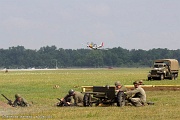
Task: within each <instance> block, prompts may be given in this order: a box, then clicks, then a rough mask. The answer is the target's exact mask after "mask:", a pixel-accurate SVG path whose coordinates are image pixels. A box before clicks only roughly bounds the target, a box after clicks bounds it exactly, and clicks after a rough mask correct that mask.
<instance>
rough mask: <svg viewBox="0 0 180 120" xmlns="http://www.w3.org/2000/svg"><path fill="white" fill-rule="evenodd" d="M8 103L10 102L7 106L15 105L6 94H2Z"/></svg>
mask: <svg viewBox="0 0 180 120" xmlns="http://www.w3.org/2000/svg"><path fill="white" fill-rule="evenodd" d="M1 95H2V96H3V97H4V98H5V99H6V100H7V101H8V103H7V104H9V105H13V102H12V100H10V99H8V98H7V97H6V96H5V95H4V94H1Z"/></svg>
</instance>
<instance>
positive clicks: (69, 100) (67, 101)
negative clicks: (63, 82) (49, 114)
mask: <svg viewBox="0 0 180 120" xmlns="http://www.w3.org/2000/svg"><path fill="white" fill-rule="evenodd" d="M83 98H84V95H83V94H82V93H81V92H78V91H74V90H73V89H70V90H69V92H68V94H67V95H66V96H65V97H64V98H61V99H58V100H60V102H59V103H57V106H83Z"/></svg>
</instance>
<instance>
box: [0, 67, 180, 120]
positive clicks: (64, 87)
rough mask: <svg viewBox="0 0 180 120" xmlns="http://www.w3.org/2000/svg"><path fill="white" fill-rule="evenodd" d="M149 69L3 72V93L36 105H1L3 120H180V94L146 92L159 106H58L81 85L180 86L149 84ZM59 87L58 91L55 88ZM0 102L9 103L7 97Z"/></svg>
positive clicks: (0, 77) (0, 74) (176, 82)
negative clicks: (135, 82)
mask: <svg viewBox="0 0 180 120" xmlns="http://www.w3.org/2000/svg"><path fill="white" fill-rule="evenodd" d="M149 70H150V69H149V68H121V69H105V68H104V69H64V70H33V71H21V70H19V71H11V70H9V72H8V73H5V72H4V71H1V72H0V88H1V89H0V92H1V94H4V95H6V96H7V97H8V98H9V99H12V100H14V95H15V94H16V93H19V94H21V95H22V96H23V97H24V98H26V99H27V100H28V101H29V102H30V101H33V103H34V104H33V105H32V106H31V107H27V108H20V107H19V108H9V107H8V108H4V107H2V106H0V115H1V118H0V119H67V120H68V119H69V120H70V119H75V120H79V119H87V120H95V119H97V120H98V119H99V120H107V119H110V120H117V119H123V120H131V119H134V120H139V119H141V120H144V119H146V120H152V119H154V120H162V119H163V120H179V118H180V114H179V111H180V91H146V94H147V101H153V102H155V105H152V106H145V107H131V106H125V107H122V108H119V107H116V106H112V107H67V108H64V107H63V108H60V107H55V106H54V104H55V103H57V102H58V100H57V99H56V98H61V97H63V96H64V95H66V94H67V92H68V90H69V89H71V88H73V89H74V90H77V91H82V90H81V86H93V85H100V86H104V85H113V84H114V82H115V81H117V80H118V81H121V83H122V84H125V85H131V84H132V82H133V81H135V80H140V79H143V80H145V81H144V83H145V84H146V85H180V78H178V80H163V81H160V80H155V81H147V80H146V79H147V74H148V71H149ZM54 85H59V88H58V89H53V86H54ZM0 101H2V102H5V103H6V102H7V101H6V100H5V99H4V98H3V97H0Z"/></svg>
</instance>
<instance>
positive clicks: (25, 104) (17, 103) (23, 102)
mask: <svg viewBox="0 0 180 120" xmlns="http://www.w3.org/2000/svg"><path fill="white" fill-rule="evenodd" d="M12 106H13V107H17V106H21V107H28V106H29V104H28V102H27V101H26V99H24V98H23V97H21V96H20V94H15V100H14V102H13V104H12Z"/></svg>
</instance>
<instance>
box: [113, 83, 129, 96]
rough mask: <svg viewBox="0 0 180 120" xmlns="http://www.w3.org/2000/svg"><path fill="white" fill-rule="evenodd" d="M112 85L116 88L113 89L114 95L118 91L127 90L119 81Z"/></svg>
mask: <svg viewBox="0 0 180 120" xmlns="http://www.w3.org/2000/svg"><path fill="white" fill-rule="evenodd" d="M114 85H115V86H116V88H115V94H116V95H117V94H118V92H119V91H123V92H126V91H127V88H126V87H125V86H124V85H122V84H121V83H120V82H119V81H116V82H115V83H114Z"/></svg>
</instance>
